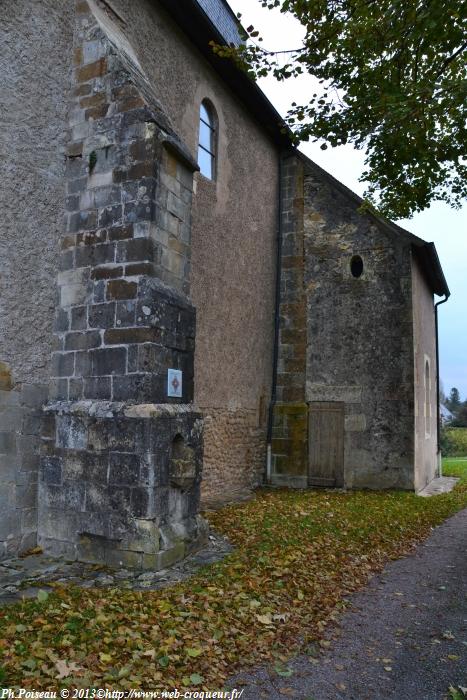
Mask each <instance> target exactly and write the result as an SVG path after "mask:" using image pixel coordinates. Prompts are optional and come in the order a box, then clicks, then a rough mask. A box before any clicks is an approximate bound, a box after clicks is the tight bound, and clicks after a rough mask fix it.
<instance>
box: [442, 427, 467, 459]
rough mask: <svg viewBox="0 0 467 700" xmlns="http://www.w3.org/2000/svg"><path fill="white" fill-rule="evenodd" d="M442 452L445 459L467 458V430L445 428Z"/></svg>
mask: <svg viewBox="0 0 467 700" xmlns="http://www.w3.org/2000/svg"><path fill="white" fill-rule="evenodd" d="M441 450H442V453H443V456H444V457H467V428H443V430H442V431H441Z"/></svg>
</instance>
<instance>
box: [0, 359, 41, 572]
mask: <svg viewBox="0 0 467 700" xmlns="http://www.w3.org/2000/svg"><path fill="white" fill-rule="evenodd" d="M46 400H47V386H46V385H44V386H41V385H38V384H23V385H22V386H21V389H13V387H12V385H11V381H10V375H9V372H8V371H7V370H6V365H5V364H4V363H0V475H1V488H0V559H1V558H3V557H6V556H14V555H16V554H18V553H22V552H25V551H26V550H28V549H30V548H31V547H34V546H35V544H36V540H37V481H38V469H39V458H40V437H41V434H42V432H43V429H44V427H46V424H47V423H46V422H45V425H44V420H43V416H42V406H43V404H44V403H45V402H46Z"/></svg>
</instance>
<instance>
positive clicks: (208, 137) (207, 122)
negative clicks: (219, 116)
mask: <svg viewBox="0 0 467 700" xmlns="http://www.w3.org/2000/svg"><path fill="white" fill-rule="evenodd" d="M216 146H217V134H216V118H215V112H214V109H213V108H212V106H211V105H210V104H209V103H208V102H206V100H205V101H204V102H202V103H201V105H200V108H199V139H198V165H199V168H200V172H201V174H202V175H204V177H207V178H209V179H210V180H213V179H214V177H215V173H216V162H215V161H216Z"/></svg>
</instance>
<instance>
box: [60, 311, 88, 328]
mask: <svg viewBox="0 0 467 700" xmlns="http://www.w3.org/2000/svg"><path fill="white" fill-rule="evenodd" d="M86 327H87V306H74V307H73V308H72V309H71V323H70V329H71V330H73V331H82V330H85V328H86ZM65 330H66V329H65Z"/></svg>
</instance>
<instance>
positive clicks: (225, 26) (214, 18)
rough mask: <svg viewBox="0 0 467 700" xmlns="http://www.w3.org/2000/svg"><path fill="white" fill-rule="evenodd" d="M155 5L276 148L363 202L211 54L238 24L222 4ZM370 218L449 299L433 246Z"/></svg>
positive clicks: (255, 90) (190, 0)
mask: <svg viewBox="0 0 467 700" xmlns="http://www.w3.org/2000/svg"><path fill="white" fill-rule="evenodd" d="M157 1H158V2H159V4H160V5H162V6H163V7H164V8H165V10H166V11H167V12H168V13H169V14H170V16H171V17H172V18H173V20H174V21H175V22H176V23H177V24H178V26H179V27H180V28H181V29H182V30H183V31H184V32H185V34H186V35H187V36H188V37H189V39H190V40H191V41H192V42H193V43H194V44H195V45H196V47H197V49H198V51H199V52H200V53H201V54H202V55H203V56H204V57H205V58H206V60H207V61H208V62H209V63H210V64H211V66H212V67H213V68H214V70H216V71H217V72H218V73H219V74H220V75H221V77H222V80H223V82H224V83H226V84H227V85H228V86H229V87H230V89H231V90H232V91H233V93H234V94H235V95H236V97H237V98H238V99H240V100H241V101H242V102H243V103H244V104H245V106H246V108H247V109H248V111H249V112H250V113H251V114H252V115H253V116H254V117H255V119H256V121H257V122H259V124H260V125H261V127H262V128H263V130H264V131H265V132H266V133H267V134H268V135H269V136H270V138H271V139H272V141H273V142H274V143H275V144H276V145H277V146H278V147H279V148H281V149H283V150H285V151H289V152H291V153H295V154H296V155H297V156H298V157H300V158H302V159H303V160H305V161H306V163H307V165H308V167H310V168H313V169H314V170H315V172H316V173H317V174H319V175H320V176H321V177H322V178H324V179H326V180H327V181H328V182H331V183H332V184H333V186H334V187H336V188H337V189H338V190H340V191H341V192H342V193H343V194H344V195H345V196H347V197H350V198H351V199H352V200H354V201H355V202H358V204H359V205H360V204H361V203H362V201H363V200H362V199H361V197H359V196H358V195H357V194H355V192H352V190H350V189H349V188H348V187H346V186H345V185H343V184H342V183H341V182H339V180H336V178H334V177H333V176H332V175H330V174H329V173H328V172H326V170H323V168H320V167H319V166H318V165H316V163H314V162H313V161H312V160H310V159H309V158H307V157H306V156H305V155H304V154H303V153H301V152H300V151H298V150H297V149H295V148H294V147H293V146H292V144H291V140H290V136H289V135H288V134H289V132H288V130H287V127H286V126H285V124H284V121H283V119H282V117H281V115H280V114H279V112H277V110H276V109H275V107H274V106H273V105H272V104H271V102H270V101H269V100H268V98H267V97H266V95H265V94H264V93H263V91H262V90H261V89H260V88H259V86H258V85H257V84H256V83H255V82H254V81H253V80H251V78H249V77H248V76H247V75H246V73H244V72H243V71H241V70H240V69H238V68H237V67H236V66H235V65H234V64H233V63H232V62H231V61H228V60H226V59H223V58H219V57H218V56H217V55H216V54H215V53H214V52H213V51H212V48H211V47H210V45H209V42H210V41H211V40H214V41H215V42H217V43H218V44H225V43H226V38H227V37H225V36H224V33H227V32H229V33H230V32H231V31H233V25H232V23H233V22H234V21H235V22H237V20H236V18H235V15H234V14H233V12H232V10H231V8H230V6H229V5H228V3H227V2H225V0H177V1H176V2H174V0H157ZM237 26H238V25H237ZM233 43H235V42H233ZM371 216H373V217H374V218H375V220H376V221H377V222H378V223H379V224H380V225H381V226H383V227H385V228H386V230H388V231H390V232H392V233H396V234H399V235H403V236H405V237H409V239H410V241H411V243H412V248H413V250H414V253H415V254H416V255H417V258H418V259H419V261H420V264H421V266H422V269H423V271H424V273H425V276H426V278H427V280H428V283H429V284H430V287H431V289H432V290H433V292H434V293H435V294H438V295H439V296H442V295H447V296H449V294H450V292H449V288H448V285H447V282H446V279H445V277H444V273H443V270H442V267H441V263H440V261H439V258H438V253H437V252H436V248H435V245H434V243H427V242H426V241H424V240H423V239H422V238H418V236H415V235H414V234H412V233H410V232H409V231H406V230H405V229H403V228H401V227H400V226H398V225H397V224H394V223H393V222H392V221H388V220H386V219H383V218H381V217H379V216H376V215H375V214H371Z"/></svg>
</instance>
